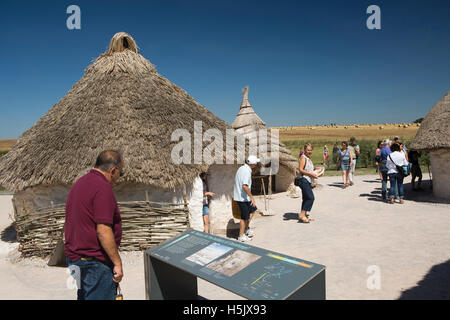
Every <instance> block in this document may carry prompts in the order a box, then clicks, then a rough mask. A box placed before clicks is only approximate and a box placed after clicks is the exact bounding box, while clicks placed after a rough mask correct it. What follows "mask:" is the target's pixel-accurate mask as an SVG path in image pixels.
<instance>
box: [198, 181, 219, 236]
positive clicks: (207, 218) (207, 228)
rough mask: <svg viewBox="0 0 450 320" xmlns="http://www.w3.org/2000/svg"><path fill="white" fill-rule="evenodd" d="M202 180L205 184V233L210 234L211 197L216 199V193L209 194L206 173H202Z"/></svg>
mask: <svg viewBox="0 0 450 320" xmlns="http://www.w3.org/2000/svg"><path fill="white" fill-rule="evenodd" d="M200 178H201V179H202V183H203V214H202V216H203V232H205V233H209V230H210V219H209V201H210V200H211V197H214V196H215V195H216V194H215V193H214V192H209V189H208V180H207V174H206V172H202V173H200Z"/></svg>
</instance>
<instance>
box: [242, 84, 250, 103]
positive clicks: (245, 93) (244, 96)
mask: <svg viewBox="0 0 450 320" xmlns="http://www.w3.org/2000/svg"><path fill="white" fill-rule="evenodd" d="M242 96H243V97H242V102H241V108H243V107H250V106H251V104H250V101H248V86H245V87H244V89H242Z"/></svg>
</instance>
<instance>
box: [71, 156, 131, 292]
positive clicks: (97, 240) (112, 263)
mask: <svg viewBox="0 0 450 320" xmlns="http://www.w3.org/2000/svg"><path fill="white" fill-rule="evenodd" d="M122 175H123V161H122V156H121V155H120V153H119V152H118V151H114V150H106V151H103V152H101V153H100V155H99V156H98V157H97V161H96V163H95V167H94V168H93V169H91V170H90V171H89V172H88V173H87V174H86V175H84V176H83V177H81V178H80V179H78V180H77V181H76V182H75V184H74V185H73V186H72V188H71V189H70V192H69V194H68V196H67V201H66V222H65V226H64V234H65V246H64V252H65V255H66V258H67V265H68V266H69V269H70V270H71V272H72V275H73V276H74V277H75V278H76V280H77V286H78V291H77V296H78V300H114V299H115V295H116V292H117V286H118V283H119V282H120V281H121V280H122V277H123V269H122V260H121V258H120V255H119V251H118V248H119V246H120V242H121V239H122V219H121V217H120V212H119V207H118V205H117V201H116V198H115V196H114V192H113V189H112V184H113V183H115V182H116V181H117V180H118V179H119V177H120V176H122Z"/></svg>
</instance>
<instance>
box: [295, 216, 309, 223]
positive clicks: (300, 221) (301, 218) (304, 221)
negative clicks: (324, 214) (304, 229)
mask: <svg viewBox="0 0 450 320" xmlns="http://www.w3.org/2000/svg"><path fill="white" fill-rule="evenodd" d="M298 222H299V223H309V222H310V220H309V219H308V218H306V217H304V218H303V217H300V218H298Z"/></svg>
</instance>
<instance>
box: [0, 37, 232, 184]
mask: <svg viewBox="0 0 450 320" xmlns="http://www.w3.org/2000/svg"><path fill="white" fill-rule="evenodd" d="M194 121H202V126H203V131H206V130H207V129H209V128H217V129H219V130H220V131H221V132H223V136H224V137H225V130H226V129H227V128H230V126H229V125H228V124H227V123H226V122H224V121H223V120H221V119H219V118H218V117H216V116H215V115H214V114H213V113H212V112H210V111H209V110H208V109H206V108H205V107H204V106H202V105H201V104H199V103H198V102H197V101H195V99H193V98H192V97H191V96H189V94H187V93H186V92H185V91H184V90H182V89H181V88H180V87H178V86H177V85H175V84H173V83H172V82H170V81H169V80H167V79H166V78H164V77H163V76H161V75H160V74H158V73H157V72H156V68H155V66H154V65H153V64H151V63H150V62H149V61H148V60H146V59H145V58H144V57H143V56H142V55H140V54H139V52H138V49H137V46H136V43H135V41H134V40H133V38H132V37H131V36H130V35H128V34H126V33H123V32H121V33H117V34H116V35H114V37H113V38H112V40H111V43H110V45H109V48H108V50H107V51H106V52H105V53H103V54H102V55H100V56H99V57H98V58H97V59H96V60H95V62H94V63H92V64H91V65H90V66H88V67H87V68H86V70H85V74H84V75H83V77H82V78H81V79H80V80H79V81H78V82H77V83H75V85H74V86H73V87H72V88H71V89H70V90H69V92H68V93H67V94H66V95H65V96H64V97H63V98H62V99H61V100H60V101H59V102H58V103H56V104H55V105H54V106H53V107H52V108H51V109H50V110H49V111H48V112H47V113H46V114H45V115H44V116H43V117H42V118H41V119H39V120H38V121H37V122H36V123H35V124H34V125H33V126H32V127H31V128H30V129H29V130H27V131H26V132H24V133H23V134H22V135H21V137H20V138H19V139H18V141H17V143H16V144H15V145H14V147H13V148H12V150H11V151H10V152H8V153H7V154H6V155H5V156H3V157H2V158H1V161H0V172H1V174H0V185H2V186H4V187H5V188H7V189H9V190H12V191H18V190H23V189H25V188H27V187H31V186H36V185H41V184H43V185H51V184H67V185H71V184H72V183H74V181H75V180H76V179H77V178H78V177H79V176H81V175H82V174H83V173H84V172H86V171H87V170H88V169H89V168H91V167H92V166H93V165H94V163H95V159H96V157H97V155H98V154H99V153H100V152H101V151H102V150H105V149H109V148H111V149H118V150H121V151H122V153H123V156H124V162H125V167H126V168H125V172H126V173H125V175H124V177H123V178H122V181H123V182H131V183H144V184H149V185H153V186H156V187H161V188H167V189H168V188H174V187H177V186H180V185H182V184H183V183H191V182H192V181H193V180H194V178H195V177H196V176H197V175H198V173H199V172H200V171H202V170H205V169H206V168H207V166H206V165H187V164H180V165H176V164H174V163H173V162H172V161H171V150H172V148H173V147H174V146H175V145H176V144H178V141H176V142H171V141H170V140H171V134H172V132H173V131H174V130H175V129H177V128H184V129H186V130H188V131H189V132H190V134H191V136H192V137H193V136H194V132H193V131H194ZM192 145H193V144H192ZM204 145H205V144H204ZM192 149H193V148H192ZM192 159H194V158H193V156H192Z"/></svg>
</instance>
